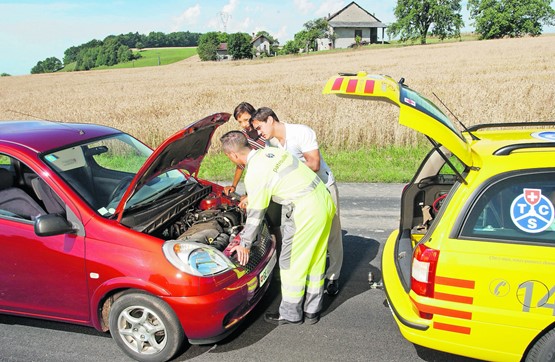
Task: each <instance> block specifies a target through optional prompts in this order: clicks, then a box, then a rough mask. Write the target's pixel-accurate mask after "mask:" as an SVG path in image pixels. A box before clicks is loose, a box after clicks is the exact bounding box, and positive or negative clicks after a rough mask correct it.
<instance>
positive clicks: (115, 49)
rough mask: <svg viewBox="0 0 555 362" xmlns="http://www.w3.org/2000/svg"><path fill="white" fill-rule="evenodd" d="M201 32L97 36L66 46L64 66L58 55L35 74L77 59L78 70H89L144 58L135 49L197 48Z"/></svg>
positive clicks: (38, 68)
mask: <svg viewBox="0 0 555 362" xmlns="http://www.w3.org/2000/svg"><path fill="white" fill-rule="evenodd" d="M200 35H201V34H200V33H191V32H188V31H184V32H183V31H180V32H173V33H169V34H164V33H161V32H154V31H153V32H150V33H149V34H148V35H145V34H139V33H137V32H135V33H127V34H120V35H109V36H107V37H106V38H105V39H104V40H97V39H93V40H91V41H89V42H87V43H84V44H81V45H78V46H72V47H70V48H68V49H66V50H65V52H64V59H63V65H62V61H60V60H59V59H58V58H56V57H50V58H46V59H45V60H41V61H39V62H38V63H37V64H36V65H35V66H34V67H33V68H32V69H31V74H36V73H52V72H56V71H58V70H60V69H61V68H63V66H64V65H68V64H71V63H74V62H75V70H89V69H91V68H95V67H100V66H103V65H107V66H112V65H115V64H118V63H122V62H128V61H130V60H133V59H137V58H140V54H136V55H135V54H133V52H132V51H131V48H137V49H143V48H160V47H189V46H191V47H193V46H197V45H198V39H199V37H200Z"/></svg>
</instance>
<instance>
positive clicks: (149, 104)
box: [0, 35, 555, 149]
mask: <svg viewBox="0 0 555 362" xmlns="http://www.w3.org/2000/svg"><path fill="white" fill-rule="evenodd" d="M554 58H555V36H553V35H551V36H541V37H537V38H519V39H503V40H490V41H468V42H454V43H444V44H442V43H439V44H432V45H425V46H407V47H402V48H372V47H369V48H366V49H359V50H356V49H354V50H350V51H344V52H330V53H319V54H310V55H308V56H307V55H300V56H284V57H277V58H266V59H263V60H253V61H237V62H206V63H205V62H199V61H195V60H193V59H197V58H196V57H194V58H190V59H188V60H185V61H182V62H177V63H174V64H171V65H167V66H159V67H158V66H157V67H148V68H134V69H111V70H98V71H92V72H90V71H89V72H71V73H57V74H39V75H26V76H12V77H2V78H0V119H2V120H7V119H26V118H30V116H26V115H22V114H21V113H24V114H27V115H33V116H35V117H38V118H44V119H51V120H61V121H65V122H94V123H101V124H106V125H110V126H115V127H117V128H120V129H123V130H124V131H127V132H129V133H131V134H133V135H135V136H137V137H139V138H141V139H143V140H145V141H147V142H148V143H150V144H151V145H152V146H156V145H157V144H159V143H160V142H161V141H162V140H163V139H164V138H166V137H167V136H168V135H170V134H171V133H173V132H174V131H176V130H178V129H180V128H182V127H184V126H186V125H187V124H189V123H191V122H193V121H195V120H197V119H199V118H201V117H203V116H206V115H207V114H210V113H214V112H221V111H227V112H232V111H233V109H234V107H235V105H237V104H238V103H239V102H241V101H249V102H251V103H252V104H254V105H255V106H257V107H258V106H269V107H271V108H273V109H274V110H275V111H276V113H277V114H278V116H279V117H280V119H281V120H283V121H291V122H298V123H305V124H308V125H310V126H311V127H313V128H314V129H315V130H316V132H317V134H318V137H319V140H320V143H321V144H322V145H326V146H327V147H328V148H330V149H357V148H361V147H369V146H386V145H392V144H395V145H414V144H415V143H417V141H418V140H419V138H418V137H417V136H416V135H415V133H414V132H413V131H411V130H408V129H406V128H404V127H401V126H398V125H397V119H396V110H395V108H394V107H392V106H391V107H390V106H387V105H383V104H377V103H368V102H361V101H355V100H349V99H342V98H337V97H333V96H324V95H322V94H321V91H322V88H323V86H324V84H325V82H326V80H327V79H328V78H329V77H330V76H331V75H332V74H335V73H337V72H356V71H358V70H365V71H367V72H368V73H381V74H388V75H390V76H392V77H393V78H395V79H399V78H401V77H404V78H405V79H406V84H408V85H409V86H410V87H412V88H413V89H416V90H417V91H419V92H420V93H422V94H424V95H426V96H428V97H429V98H433V95H432V92H434V93H436V94H437V95H438V96H439V97H440V98H441V99H442V100H443V101H444V102H445V103H446V104H447V105H448V106H449V108H450V109H451V110H452V111H453V112H454V113H455V114H456V115H457V116H458V117H459V119H461V120H462V121H463V122H465V123H466V124H467V125H472V124H475V123H485V122H505V121H532V120H534V121H555V107H553V104H555V87H553V84H554V81H555V68H554V67H553V59H554ZM434 101H435V100H434ZM13 111H16V112H20V113H16V112H13ZM235 127H236V124H233V123H231V124H230V125H226V126H224V127H222V128H223V129H221V130H219V131H218V134H217V135H216V136H218V135H219V134H221V133H222V132H223V131H226V130H229V129H231V128H235ZM215 143H218V142H215Z"/></svg>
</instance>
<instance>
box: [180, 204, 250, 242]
mask: <svg viewBox="0 0 555 362" xmlns="http://www.w3.org/2000/svg"><path fill="white" fill-rule="evenodd" d="M201 204H202V203H201ZM244 218H245V215H244V212H243V211H242V210H240V209H239V207H237V206H228V205H226V204H224V205H220V206H218V207H216V208H210V209H205V210H202V209H195V210H190V211H188V212H187V213H186V214H185V217H184V218H183V219H181V220H180V221H178V222H176V223H175V224H174V225H173V227H174V228H177V229H176V234H177V233H180V234H179V235H178V236H176V237H175V239H177V240H188V241H194V242H197V243H202V244H207V245H211V246H213V247H215V248H216V249H218V250H220V251H223V250H224V249H225V248H226V247H227V245H228V244H229V242H230V240H233V238H234V237H235V235H237V234H238V233H239V231H241V229H242V228H243V223H244Z"/></svg>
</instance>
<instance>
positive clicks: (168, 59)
mask: <svg viewBox="0 0 555 362" xmlns="http://www.w3.org/2000/svg"><path fill="white" fill-rule="evenodd" d="M133 53H134V54H137V53H139V54H141V57H140V58H139V59H136V60H132V61H130V62H125V63H119V64H116V65H112V66H106V65H104V66H101V67H96V68H93V69H92V70H96V69H121V68H141V67H153V66H158V65H167V64H172V63H175V62H179V61H181V60H184V59H187V58H189V57H192V56H193V55H196V54H197V48H195V47H191V48H159V49H148V50H142V51H134V52H133ZM75 65H76V63H75V62H73V63H70V64H68V65H66V66H65V67H64V68H63V69H61V70H59V71H60V72H72V71H74V70H75Z"/></svg>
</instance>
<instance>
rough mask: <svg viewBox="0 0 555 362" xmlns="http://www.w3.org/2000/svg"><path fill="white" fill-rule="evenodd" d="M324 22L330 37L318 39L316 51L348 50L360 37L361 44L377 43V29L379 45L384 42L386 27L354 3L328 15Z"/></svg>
mask: <svg viewBox="0 0 555 362" xmlns="http://www.w3.org/2000/svg"><path fill="white" fill-rule="evenodd" d="M326 20H327V21H328V24H329V27H330V31H329V33H330V34H332V36H331V39H328V38H324V39H318V50H327V49H333V48H348V47H350V46H351V45H353V44H354V43H355V39H356V37H357V36H360V38H361V41H362V42H363V43H367V44H374V43H378V42H379V40H378V30H379V29H381V43H383V42H384V33H385V28H386V27H387V26H386V25H385V24H384V23H382V22H381V21H380V20H379V19H378V18H376V17H375V16H374V15H372V14H370V13H369V12H368V11H366V10H364V9H363V8H362V7H361V6H360V5H358V4H357V3H356V2H354V1H353V2H351V3H350V4H348V5H347V6H345V7H344V8H343V9H341V10H339V11H338V12H336V13H335V14H332V15H328V17H327V18H326Z"/></svg>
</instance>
